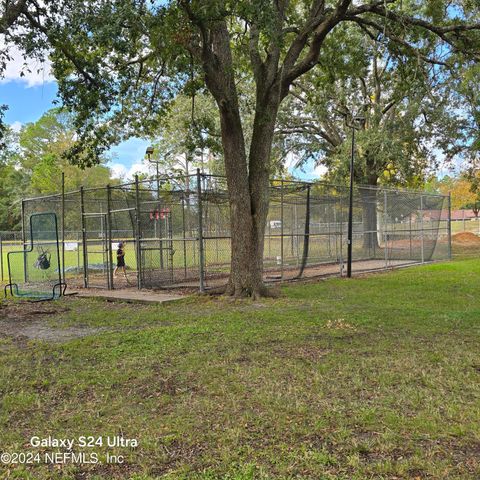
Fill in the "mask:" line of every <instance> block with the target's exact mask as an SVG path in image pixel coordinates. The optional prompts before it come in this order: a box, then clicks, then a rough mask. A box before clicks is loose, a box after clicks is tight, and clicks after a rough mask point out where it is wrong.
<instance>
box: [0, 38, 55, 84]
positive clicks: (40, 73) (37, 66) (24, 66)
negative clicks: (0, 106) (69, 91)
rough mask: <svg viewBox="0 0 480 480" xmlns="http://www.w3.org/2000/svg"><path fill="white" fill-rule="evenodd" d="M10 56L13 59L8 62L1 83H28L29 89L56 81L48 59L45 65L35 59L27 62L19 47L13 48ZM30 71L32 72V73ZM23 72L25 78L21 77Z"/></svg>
mask: <svg viewBox="0 0 480 480" xmlns="http://www.w3.org/2000/svg"><path fill="white" fill-rule="evenodd" d="M9 54H10V56H11V57H12V59H11V60H10V61H9V62H7V66H6V69H5V72H4V75H3V78H2V79H1V80H0V83H8V82H15V81H16V82H22V83H26V86H27V88H29V87H34V86H36V85H43V84H45V83H50V82H54V81H55V78H54V77H53V75H52V71H51V63H50V61H49V60H48V59H47V60H45V62H43V63H42V62H40V61H39V60H34V59H28V58H27V60H25V59H24V58H23V55H22V52H21V51H20V50H19V49H18V48H17V47H11V48H10V49H9ZM28 70H30V72H29V71H28ZM22 71H23V74H24V75H23V77H22V76H21V73H22Z"/></svg>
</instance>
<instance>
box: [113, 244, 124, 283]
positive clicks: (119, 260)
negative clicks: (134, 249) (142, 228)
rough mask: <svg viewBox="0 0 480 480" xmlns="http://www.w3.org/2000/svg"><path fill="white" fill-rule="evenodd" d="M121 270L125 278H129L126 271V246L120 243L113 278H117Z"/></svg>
mask: <svg viewBox="0 0 480 480" xmlns="http://www.w3.org/2000/svg"><path fill="white" fill-rule="evenodd" d="M119 270H121V271H122V272H123V275H124V276H125V278H127V271H126V269H125V244H124V243H123V242H118V248H117V266H116V267H115V270H114V271H113V276H114V277H116V276H117V274H118V271H119Z"/></svg>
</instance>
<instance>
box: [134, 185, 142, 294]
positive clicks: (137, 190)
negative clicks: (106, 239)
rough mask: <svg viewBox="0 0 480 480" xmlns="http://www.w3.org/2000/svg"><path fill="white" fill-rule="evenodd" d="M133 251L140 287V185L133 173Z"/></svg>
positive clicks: (140, 285)
mask: <svg viewBox="0 0 480 480" xmlns="http://www.w3.org/2000/svg"><path fill="white" fill-rule="evenodd" d="M135 227H136V228H135V230H136V231H135V251H136V256H137V288H138V289H139V290H140V289H141V288H142V248H141V246H140V238H141V236H140V187H139V184H138V175H135Z"/></svg>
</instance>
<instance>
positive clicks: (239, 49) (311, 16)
mask: <svg viewBox="0 0 480 480" xmlns="http://www.w3.org/2000/svg"><path fill="white" fill-rule="evenodd" d="M6 5H7V7H8V6H9V5H11V6H12V5H14V6H15V8H14V9H12V8H11V9H10V11H9V9H8V8H7V10H6V11H5V12H4V13H3V17H2V18H3V21H2V28H4V29H5V28H7V27H8V28H7V41H10V42H14V43H17V44H20V45H22V46H23V47H24V48H25V49H26V51H27V53H29V54H33V53H36V54H38V52H40V51H42V50H44V51H45V52H49V53H50V56H51V59H52V62H53V66H54V73H55V76H56V77H57V79H58V81H59V90H60V96H61V98H62V100H63V102H64V104H65V105H66V106H67V107H68V108H70V109H71V110H72V111H74V112H75V113H76V115H77V118H76V126H77V129H78V135H79V137H78V143H77V146H76V147H75V148H73V149H72V150H71V152H70V153H71V158H72V159H73V160H74V161H75V159H76V158H78V157H79V156H80V158H81V159H82V162H83V163H84V164H89V163H94V162H95V161H96V157H97V156H98V155H99V154H100V153H101V151H102V149H104V148H106V147H107V146H108V145H109V144H110V143H112V142H115V141H118V140H119V139H120V138H124V137H125V136H130V135H149V134H150V133H151V132H152V130H153V129H154V128H155V124H156V121H157V120H158V116H159V115H161V113H162V110H163V109H164V108H165V106H166V105H167V104H168V101H169V99H171V98H172V97H174V96H175V95H176V94H178V93H179V92H180V91H181V90H182V88H183V87H185V85H186V84H188V79H189V78H191V74H192V72H194V75H196V76H201V77H202V78H203V79H204V81H205V85H206V88H207V89H208V91H209V92H210V93H211V95H212V96H213V97H214V99H215V101H216V104H217V107H218V113H219V117H220V125H221V133H222V146H223V155H224V163H225V172H226V176H227V184H228V190H229V198H230V213H231V233H232V261H231V276H230V282H229V288H228V291H229V292H230V293H231V294H234V295H245V294H247V295H252V296H256V295H260V294H262V293H264V291H265V290H264V286H263V281H262V259H263V238H264V230H265V222H266V216H267V210H268V200H269V176H270V156H271V148H272V142H273V137H274V129H275V123H276V119H277V114H278V110H279V107H280V104H281V102H282V100H283V99H284V98H285V97H286V96H287V95H288V94H289V91H290V87H291V85H292V82H294V81H295V80H297V79H298V78H300V77H301V76H302V75H304V74H305V73H307V72H309V71H310V70H312V69H313V68H315V67H316V66H317V64H318V61H319V58H321V56H322V49H323V47H324V44H325V41H326V39H327V38H329V37H330V36H332V35H335V34H336V27H338V26H339V25H340V24H342V23H344V22H350V23H352V24H354V25H357V26H358V28H365V27H366V26H368V27H370V28H373V29H376V30H377V31H382V30H389V31H392V32H393V33H391V37H392V41H394V42H397V43H402V44H404V45H409V46H410V47H411V51H412V52H414V51H415V50H417V49H423V50H429V51H436V50H438V49H442V50H443V51H445V52H446V55H447V56H451V57H454V58H455V59H456V61H465V60H464V59H463V56H462V53H469V54H471V55H476V54H477V53H478V52H479V50H480V47H479V45H480V42H479V29H480V24H479V23H478V19H479V11H478V7H475V6H474V4H472V3H469V2H462V1H456V2H451V1H449V2H446V1H443V0H431V1H429V2H422V1H411V0H410V1H409V0H365V1H352V0H335V1H332V0H311V1H306V0H256V1H245V0H237V1H230V0H210V1H208V2H206V1H199V0H178V1H170V2H166V3H163V2H162V3H160V4H156V3H150V2H145V1H143V0H115V1H108V2H107V1H93V0H87V1H80V0H60V1H55V2H53V1H48V0H44V1H43V2H41V3H40V2H37V0H25V1H23V2H21V1H17V2H14V3H10V2H7V4H6ZM18 12H20V13H18ZM12 18H13V21H12ZM4 26H7V27H4ZM18 26H19V27H20V28H18ZM16 27H17V28H16ZM359 48H361V46H359ZM245 78H247V79H249V80H250V81H251V83H252V84H253V85H254V90H255V105H254V119H253V127H252V134H251V139H250V142H249V143H248V144H247V142H246V140H245V135H244V128H243V125H242V118H241V115H240V99H239V91H238V84H239V82H241V81H242V79H245Z"/></svg>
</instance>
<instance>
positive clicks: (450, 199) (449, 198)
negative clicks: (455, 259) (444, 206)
mask: <svg viewBox="0 0 480 480" xmlns="http://www.w3.org/2000/svg"><path fill="white" fill-rule="evenodd" d="M447 233H448V259H449V260H451V259H452V193H451V192H448V219H447Z"/></svg>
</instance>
